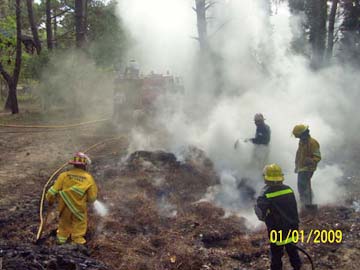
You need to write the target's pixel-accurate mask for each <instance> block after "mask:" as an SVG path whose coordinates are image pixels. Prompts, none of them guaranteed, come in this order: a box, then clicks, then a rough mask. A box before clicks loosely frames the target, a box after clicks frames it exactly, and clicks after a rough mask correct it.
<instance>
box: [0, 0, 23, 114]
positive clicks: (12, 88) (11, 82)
mask: <svg viewBox="0 0 360 270" xmlns="http://www.w3.org/2000/svg"><path fill="white" fill-rule="evenodd" d="M20 2H21V0H16V7H15V8H16V11H15V12H16V59H15V67H14V72H13V76H10V74H9V73H7V72H6V71H5V70H4V68H3V66H2V64H1V63H0V73H1V75H2V76H3V77H4V79H5V81H6V83H7V84H8V87H9V94H8V97H7V99H6V103H5V109H11V112H12V113H13V114H16V113H19V107H18V102H17V96H16V87H17V84H18V81H19V75H20V68H21V53H22V51H21V7H20Z"/></svg>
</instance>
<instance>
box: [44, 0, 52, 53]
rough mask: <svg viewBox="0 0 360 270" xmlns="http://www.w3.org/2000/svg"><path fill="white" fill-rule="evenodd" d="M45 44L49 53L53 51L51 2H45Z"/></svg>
mask: <svg viewBox="0 0 360 270" xmlns="http://www.w3.org/2000/svg"><path fill="white" fill-rule="evenodd" d="M45 5H46V42H47V48H48V50H49V51H51V50H52V49H53V37H52V27H51V0H46V4H45Z"/></svg>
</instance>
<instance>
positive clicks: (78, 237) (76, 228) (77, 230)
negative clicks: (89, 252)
mask: <svg viewBox="0 0 360 270" xmlns="http://www.w3.org/2000/svg"><path fill="white" fill-rule="evenodd" d="M90 162H91V161H90V159H89V157H88V156H87V155H85V154H84V153H81V152H77V153H76V154H75V155H74V158H73V159H72V160H70V161H69V164H73V165H74V168H72V169H71V170H69V171H66V172H63V173H61V174H60V175H59V177H58V178H57V180H56V181H55V183H54V185H53V186H52V187H51V188H50V189H49V190H48V192H47V194H46V200H47V201H48V202H49V204H53V203H54V201H55V197H56V196H58V211H59V224H58V230H57V241H58V243H59V244H64V243H66V241H67V240H68V238H69V237H71V240H72V242H73V243H75V244H85V243H86V240H85V238H84V236H85V233H86V230H87V219H88V218H87V202H94V201H95V200H96V197H97V186H96V183H95V181H94V178H93V177H92V176H91V174H90V173H88V172H87V171H86V167H87V165H88V164H90Z"/></svg>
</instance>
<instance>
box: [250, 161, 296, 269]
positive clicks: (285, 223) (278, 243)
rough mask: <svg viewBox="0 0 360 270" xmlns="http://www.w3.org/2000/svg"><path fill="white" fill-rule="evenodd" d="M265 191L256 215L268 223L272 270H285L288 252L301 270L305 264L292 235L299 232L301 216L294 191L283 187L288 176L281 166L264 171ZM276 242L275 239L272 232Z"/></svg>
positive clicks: (272, 166)
mask: <svg viewBox="0 0 360 270" xmlns="http://www.w3.org/2000/svg"><path fill="white" fill-rule="evenodd" d="M263 178H264V181H265V184H266V185H265V187H264V188H263V190H262V192H261V194H260V196H259V197H258V198H257V202H256V205H255V213H256V215H257V217H258V218H259V220H261V221H264V222H265V224H266V227H267V231H268V236H269V239H270V258H271V268H270V269H271V270H281V269H282V260H281V258H282V256H283V254H284V248H285V249H286V252H287V253H288V255H289V258H290V263H291V265H292V267H293V269H294V270H299V269H300V268H301V264H302V263H301V260H300V257H299V253H298V250H297V247H296V245H295V244H294V243H293V240H292V237H291V236H290V237H287V235H288V233H289V231H290V235H291V231H294V230H298V228H299V216H298V212H297V205H296V199H295V195H294V192H293V190H292V189H291V188H290V187H289V186H286V185H284V184H283V181H284V175H283V173H282V170H281V168H280V166H279V165H277V164H271V165H267V166H265V168H264V171H263ZM272 231H273V235H274V234H275V235H276V239H274V238H273V239H271V232H272Z"/></svg>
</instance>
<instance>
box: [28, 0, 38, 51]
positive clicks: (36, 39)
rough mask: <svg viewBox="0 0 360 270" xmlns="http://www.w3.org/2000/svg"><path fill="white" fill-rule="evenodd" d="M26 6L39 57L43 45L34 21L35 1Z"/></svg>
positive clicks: (30, 1) (30, 0)
mask: <svg viewBox="0 0 360 270" xmlns="http://www.w3.org/2000/svg"><path fill="white" fill-rule="evenodd" d="M26 4H27V10H28V16H29V24H30V27H31V32H32V35H33V38H34V43H35V48H36V53H37V54H38V55H39V54H40V52H41V43H40V40H39V35H38V29H37V26H36V24H35V19H34V11H33V0H27V1H26Z"/></svg>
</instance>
